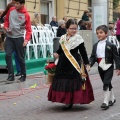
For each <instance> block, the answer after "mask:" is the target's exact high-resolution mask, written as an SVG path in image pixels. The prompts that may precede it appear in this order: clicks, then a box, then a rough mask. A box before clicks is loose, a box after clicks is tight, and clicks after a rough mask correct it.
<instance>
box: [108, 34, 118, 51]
mask: <svg viewBox="0 0 120 120" xmlns="http://www.w3.org/2000/svg"><path fill="white" fill-rule="evenodd" d="M109 42H111V43H113V44H115V45H116V47H117V50H118V49H119V48H120V44H119V42H118V40H117V38H116V36H109Z"/></svg>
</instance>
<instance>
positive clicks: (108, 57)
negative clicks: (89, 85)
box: [90, 25, 120, 109]
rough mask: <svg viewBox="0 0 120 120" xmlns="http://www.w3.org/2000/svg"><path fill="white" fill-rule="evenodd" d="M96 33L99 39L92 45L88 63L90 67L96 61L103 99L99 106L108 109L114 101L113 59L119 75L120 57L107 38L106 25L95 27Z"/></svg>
mask: <svg viewBox="0 0 120 120" xmlns="http://www.w3.org/2000/svg"><path fill="white" fill-rule="evenodd" d="M96 34H97V37H98V39H99V41H98V42H97V43H95V44H94V46H93V50H92V54H91V57H90V65H91V67H92V66H93V65H94V63H95V62H98V72H99V75H100V77H101V79H102V82H103V91H104V101H103V103H102V105H101V108H103V109H108V108H109V106H112V105H113V104H114V103H115V102H116V99H115V97H114V94H113V87H112V84H111V80H112V77H113V72H114V61H115V65H116V72H117V75H120V57H119V55H118V52H117V48H116V46H115V45H114V44H112V43H110V42H109V41H108V40H107V36H108V27H107V26H106V25H101V26H99V27H97V29H96Z"/></svg>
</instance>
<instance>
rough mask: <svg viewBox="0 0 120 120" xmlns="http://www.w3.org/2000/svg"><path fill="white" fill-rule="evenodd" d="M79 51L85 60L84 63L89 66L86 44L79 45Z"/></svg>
mask: <svg viewBox="0 0 120 120" xmlns="http://www.w3.org/2000/svg"><path fill="white" fill-rule="evenodd" d="M79 51H80V54H81V56H82V59H83V61H84V63H85V64H89V61H88V56H87V52H86V48H85V46H84V43H81V44H80V45H79Z"/></svg>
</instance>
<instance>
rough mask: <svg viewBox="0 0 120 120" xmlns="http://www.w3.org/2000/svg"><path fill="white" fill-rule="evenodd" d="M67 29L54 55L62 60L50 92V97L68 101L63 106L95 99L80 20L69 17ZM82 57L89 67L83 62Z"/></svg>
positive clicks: (67, 108)
mask: <svg viewBox="0 0 120 120" xmlns="http://www.w3.org/2000/svg"><path fill="white" fill-rule="evenodd" d="M66 29H67V34H65V35H63V36H61V39H60V41H59V42H60V47H59V49H58V50H57V52H56V53H54V57H55V58H59V60H58V63H57V67H56V72H55V77H54V79H53V83H52V85H51V86H50V89H49V93H48V100H49V101H52V102H59V103H64V104H66V105H65V106H64V107H63V110H69V109H71V108H72V106H73V104H89V103H90V102H92V101H93V100H94V96H93V90H92V86H91V83H90V80H89V76H88V73H87V70H89V69H90V65H89V61H88V57H87V52H86V49H85V46H84V40H83V39H82V37H81V36H80V35H78V34H77V30H78V28H77V22H76V21H75V20H74V19H69V20H68V21H67V23H66ZM82 61H83V62H84V66H85V67H84V66H82ZM86 68H87V70H86ZM84 69H85V72H84Z"/></svg>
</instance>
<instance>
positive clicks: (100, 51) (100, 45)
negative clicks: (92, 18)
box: [96, 39, 112, 70]
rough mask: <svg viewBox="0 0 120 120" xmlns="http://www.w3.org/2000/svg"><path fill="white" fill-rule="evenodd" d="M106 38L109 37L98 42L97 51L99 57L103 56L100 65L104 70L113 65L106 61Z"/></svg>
mask: <svg viewBox="0 0 120 120" xmlns="http://www.w3.org/2000/svg"><path fill="white" fill-rule="evenodd" d="M106 40H107V39H105V40H102V41H99V42H98V45H97V51H96V54H97V58H102V59H101V61H100V63H99V65H98V66H99V67H100V68H102V69H103V70H107V69H108V68H110V66H111V65H112V64H106V63H105V46H106Z"/></svg>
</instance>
